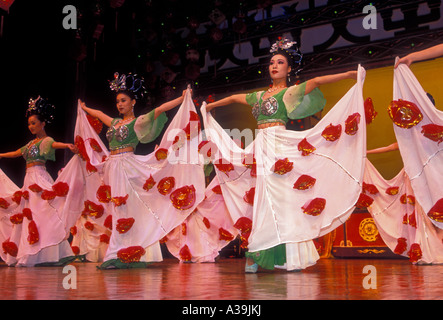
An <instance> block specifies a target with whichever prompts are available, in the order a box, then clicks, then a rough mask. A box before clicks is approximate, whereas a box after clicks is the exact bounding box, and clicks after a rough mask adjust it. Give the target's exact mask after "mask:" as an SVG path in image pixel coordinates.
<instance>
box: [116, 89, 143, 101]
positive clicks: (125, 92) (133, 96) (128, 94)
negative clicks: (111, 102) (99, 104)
mask: <svg viewBox="0 0 443 320" xmlns="http://www.w3.org/2000/svg"><path fill="white" fill-rule="evenodd" d="M120 93H123V94H125V95H127V96H128V97H129V98H131V100H139V99H140V97H138V96H137V95H135V94H134V93H133V92H131V91H128V90H120V91H118V92H116V93H115V97H117V96H118V95H119V94H120Z"/></svg>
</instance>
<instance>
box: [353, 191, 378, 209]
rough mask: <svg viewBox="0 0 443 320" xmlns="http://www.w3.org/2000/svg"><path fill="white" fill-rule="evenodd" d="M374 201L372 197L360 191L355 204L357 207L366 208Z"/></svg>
mask: <svg viewBox="0 0 443 320" xmlns="http://www.w3.org/2000/svg"><path fill="white" fill-rule="evenodd" d="M373 202H374V199H372V198H371V197H370V196H368V195H366V194H364V193H360V196H359V197H358V200H357V203H356V206H357V207H358V208H367V207H369V206H371V204H372V203H373Z"/></svg>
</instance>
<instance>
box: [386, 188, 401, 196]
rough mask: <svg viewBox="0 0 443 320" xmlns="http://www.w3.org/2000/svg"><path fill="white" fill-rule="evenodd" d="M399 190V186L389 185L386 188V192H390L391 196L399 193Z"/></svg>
mask: <svg viewBox="0 0 443 320" xmlns="http://www.w3.org/2000/svg"><path fill="white" fill-rule="evenodd" d="M399 190H400V188H399V187H389V188H387V189H386V194H389V195H390V196H395V195H397V194H398V192H399Z"/></svg>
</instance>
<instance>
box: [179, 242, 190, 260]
mask: <svg viewBox="0 0 443 320" xmlns="http://www.w3.org/2000/svg"><path fill="white" fill-rule="evenodd" d="M178 254H179V256H180V260H181V261H191V259H192V254H191V251H190V250H189V247H188V246H187V245H186V244H185V245H184V246H183V247H182V248H181V249H180V251H179V253H178Z"/></svg>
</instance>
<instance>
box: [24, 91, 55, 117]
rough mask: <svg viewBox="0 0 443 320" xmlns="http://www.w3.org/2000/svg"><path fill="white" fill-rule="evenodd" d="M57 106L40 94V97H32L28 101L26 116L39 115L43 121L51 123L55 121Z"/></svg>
mask: <svg viewBox="0 0 443 320" xmlns="http://www.w3.org/2000/svg"><path fill="white" fill-rule="evenodd" d="M54 114H55V106H54V105H53V104H52V103H49V102H48V100H46V99H43V98H42V97H40V96H38V98H36V99H33V98H30V99H29V102H28V109H27V110H26V118H29V117H30V116H32V115H38V116H39V117H40V119H41V121H44V122H46V123H51V122H53V121H54Z"/></svg>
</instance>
